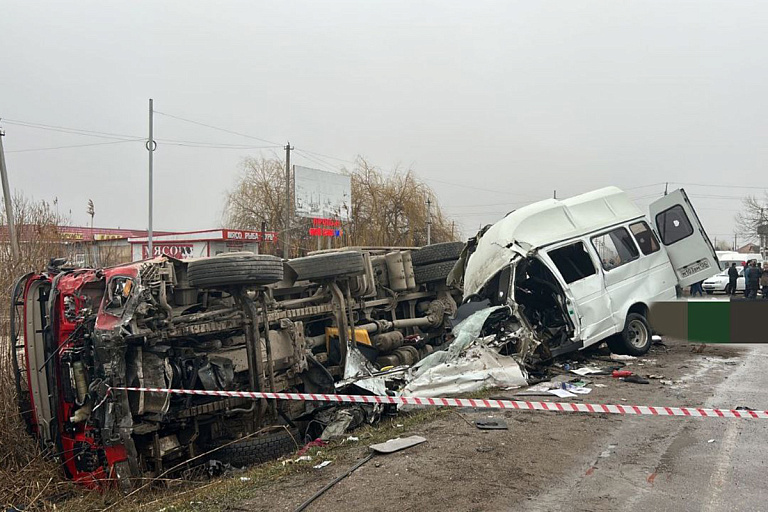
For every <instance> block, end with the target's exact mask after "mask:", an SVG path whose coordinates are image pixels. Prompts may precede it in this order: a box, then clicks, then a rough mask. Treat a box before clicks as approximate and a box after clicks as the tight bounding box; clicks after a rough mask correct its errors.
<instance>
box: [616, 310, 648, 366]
mask: <svg viewBox="0 0 768 512" xmlns="http://www.w3.org/2000/svg"><path fill="white" fill-rule="evenodd" d="M652 342H653V339H652V337H651V326H650V325H648V320H646V318H645V317H644V316H643V315H640V314H638V313H630V314H628V315H627V321H626V322H624V330H623V331H621V332H620V333H619V334H616V335H615V336H611V337H610V338H608V340H607V341H606V343H607V344H608V348H610V349H611V352H613V353H614V354H625V355H629V356H635V357H638V356H642V355H645V354H646V353H647V352H648V350H649V349H650V348H651V343H652Z"/></svg>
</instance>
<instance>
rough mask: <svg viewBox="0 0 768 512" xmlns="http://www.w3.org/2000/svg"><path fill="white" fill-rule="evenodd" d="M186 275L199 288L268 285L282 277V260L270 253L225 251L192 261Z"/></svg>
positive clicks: (190, 282)
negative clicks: (224, 252) (225, 252)
mask: <svg viewBox="0 0 768 512" xmlns="http://www.w3.org/2000/svg"><path fill="white" fill-rule="evenodd" d="M187 276H188V278H189V284H191V285H192V286H196V287H200V288H211V287H217V286H232V285H239V284H255V285H267V284H272V283H276V282H278V281H280V280H282V279H283V260H281V259H280V258H278V257H275V256H270V255H268V254H249V253H237V254H226V255H224V254H222V255H220V256H215V257H213V258H206V259H201V260H195V261H190V262H189V264H188V265H187Z"/></svg>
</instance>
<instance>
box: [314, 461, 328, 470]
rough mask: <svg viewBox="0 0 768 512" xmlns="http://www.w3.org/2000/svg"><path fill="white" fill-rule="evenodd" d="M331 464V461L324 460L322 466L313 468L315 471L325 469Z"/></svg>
mask: <svg viewBox="0 0 768 512" xmlns="http://www.w3.org/2000/svg"><path fill="white" fill-rule="evenodd" d="M330 463H331V461H329V460H324V461H323V462H321V463H320V464H318V465H316V466H312V467H313V468H315V469H323V468H324V467H325V466H327V465H328V464H330Z"/></svg>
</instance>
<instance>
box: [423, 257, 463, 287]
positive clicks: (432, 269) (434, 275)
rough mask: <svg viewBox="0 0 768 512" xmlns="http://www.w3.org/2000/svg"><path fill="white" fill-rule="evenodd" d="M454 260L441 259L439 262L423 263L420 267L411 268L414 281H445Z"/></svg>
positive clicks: (454, 262)
mask: <svg viewBox="0 0 768 512" xmlns="http://www.w3.org/2000/svg"><path fill="white" fill-rule="evenodd" d="M455 264H456V261H442V262H440V263H432V264H430V265H423V266H421V267H415V268H414V269H413V274H414V277H415V278H416V283H418V284H421V283H433V282H435V281H445V279H446V278H447V277H448V274H450V272H451V270H453V266H454V265H455Z"/></svg>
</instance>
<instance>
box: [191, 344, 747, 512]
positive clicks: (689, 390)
mask: <svg viewBox="0 0 768 512" xmlns="http://www.w3.org/2000/svg"><path fill="white" fill-rule="evenodd" d="M665 343H666V346H655V347H653V349H652V350H651V352H650V353H649V354H648V355H647V356H646V357H644V358H640V359H638V360H636V361H633V362H632V364H631V365H629V366H627V368H626V369H629V370H632V371H634V372H635V373H637V374H639V375H643V376H645V375H662V376H663V377H664V380H665V381H670V380H671V381H673V382H672V383H669V382H667V383H666V384H662V383H661V381H660V380H658V379H651V380H650V384H647V385H645V384H634V383H628V382H622V381H620V380H618V379H614V378H612V377H610V376H589V377H588V379H589V380H591V381H592V384H591V385H590V386H589V387H591V388H592V392H591V393H590V394H589V395H584V396H579V397H577V398H570V399H563V400H562V401H581V402H589V403H609V404H613V403H616V404H627V405H667V406H680V405H690V406H701V405H703V404H704V403H705V402H706V400H707V398H708V397H709V396H710V394H711V391H712V389H713V388H714V387H715V386H716V385H717V384H719V383H720V382H722V381H723V380H724V379H727V377H728V374H729V373H731V372H732V371H733V368H734V365H736V364H738V363H737V361H738V357H739V355H740V354H741V352H740V350H739V349H738V348H735V347H728V346H712V345H709V346H706V347H703V351H702V352H698V351H697V349H696V350H694V349H695V348H696V347H698V348H702V346H694V345H691V344H689V343H684V342H678V341H674V340H665ZM601 364H608V363H605V362H601ZM596 384H602V385H604V386H605V387H599V386H596ZM516 392H517V391H515V390H509V391H499V392H492V393H491V396H493V397H504V398H511V399H521V398H520V397H518V396H515V393H516ZM530 399H531V400H551V401H557V400H560V399H557V398H556V397H554V396H550V397H531V398H530ZM730 405H733V406H736V405H739V404H730ZM488 416H494V417H496V418H499V417H502V418H504V419H505V420H506V421H507V422H508V425H509V430H496V431H481V430H478V429H477V428H476V427H475V426H474V425H473V421H474V420H476V419H482V418H486V417H488ZM401 421H404V420H403V419H402V417H396V418H394V419H393V420H391V424H386V423H385V424H384V425H382V426H381V427H380V428H381V429H390V430H391V436H392V437H395V436H397V435H402V436H407V435H413V434H417V435H421V436H423V437H425V438H427V442H426V443H424V444H422V445H419V446H416V447H412V448H409V449H407V450H405V451H402V452H399V453H395V454H391V455H376V456H375V457H374V458H373V459H372V460H370V461H369V462H368V463H366V464H365V465H363V466H362V467H361V468H360V469H358V470H357V471H356V472H354V473H353V474H352V475H351V476H349V477H348V478H346V479H345V480H343V481H341V482H340V483H339V484H337V485H336V486H334V487H333V488H332V489H330V490H329V491H328V492H326V493H325V494H324V495H323V496H322V497H320V498H319V499H317V500H316V501H315V502H314V503H313V504H312V505H311V506H310V507H309V508H308V509H307V510H311V511H338V510H349V509H352V508H354V509H355V510H357V511H385V510H425V511H426V510H465V511H475V510H476V511H480V510H483V511H485V510H516V509H541V510H556V509H558V508H559V507H558V504H557V503H556V501H557V500H558V499H559V498H557V497H556V493H553V492H552V490H553V489H558V488H565V487H570V488H574V492H578V488H579V482H580V481H581V480H582V479H589V478H590V476H591V475H593V474H595V472H600V471H601V470H602V471H606V469H603V468H607V467H608V462H607V461H609V460H611V459H610V458H611V455H612V453H613V452H614V451H621V450H623V451H624V452H625V453H624V455H625V456H627V457H629V459H630V460H634V459H637V460H641V459H642V458H643V454H644V453H645V452H648V451H649V446H650V445H653V444H655V443H656V442H657V441H660V440H661V439H662V438H663V437H664V436H665V431H666V430H668V429H673V428H678V426H679V425H681V423H680V422H684V421H686V420H685V419H683V418H661V417H656V418H654V417H632V416H618V415H602V414H591V415H587V414H575V413H551V412H525V411H493V412H490V413H489V412H488V411H485V412H482V411H474V410H467V409H462V410H452V411H449V412H444V413H443V414H436V415H434V416H433V418H432V419H431V420H428V421H425V422H422V423H417V424H415V425H410V424H409V425H407V426H405V427H399V428H398V426H397V425H398V424H399V422H401ZM406 423H409V422H407V421H406ZM657 432H658V433H657ZM351 435H355V433H352V434H351ZM368 435H371V434H365V433H363V435H362V436H360V437H361V439H360V440H359V441H357V442H354V441H351V442H345V443H344V444H342V445H340V446H335V447H332V448H328V449H323V450H321V452H320V453H319V454H317V455H315V456H314V460H313V461H312V462H311V463H303V464H305V465H306V469H305V470H304V471H300V472H297V473H294V474H290V475H288V476H285V477H281V478H280V479H278V480H276V481H272V482H268V483H266V484H265V483H263V482H258V483H256V482H254V483H253V484H251V483H249V481H247V480H246V481H243V482H242V488H240V489H238V492H236V493H235V494H236V496H237V498H235V496H233V495H231V494H230V495H229V496H227V495H221V494H220V493H217V492H216V491H215V490H212V493H211V494H210V495H209V496H207V497H206V498H204V499H202V500H200V501H194V502H192V503H190V505H188V507H190V508H192V509H207V510H217V509H219V510H233V511H234V510H249V511H273V510H295V509H296V507H297V506H298V505H300V504H301V503H302V502H304V500H306V499H307V498H309V497H310V496H312V495H313V494H314V493H315V492H317V491H318V490H319V489H321V488H322V487H323V486H324V485H325V484H326V483H328V482H330V481H331V480H333V479H334V478H335V477H337V476H339V475H340V474H342V473H344V472H346V471H347V470H348V469H349V468H350V467H352V466H353V465H355V463H356V462H358V461H359V460H360V459H361V458H363V457H365V456H366V455H367V454H368V453H369V452H368V448H367V444H368V443H366V436H368ZM369 442H370V441H369ZM650 451H652V450H650ZM633 458H634V459H633ZM323 460H332V463H331V464H330V465H328V466H326V467H325V468H322V469H311V465H312V464H317V463H319V462H322V461H323ZM646 466H647V467H648V468H650V469H647V468H646ZM656 466H659V467H656ZM615 470H616V469H615V468H612V469H611V471H615ZM663 470H664V468H663V463H660V464H656V463H653V464H651V463H649V464H646V465H645V466H643V468H641V469H640V473H641V475H640V476H637V477H635V478H636V479H639V480H642V481H641V482H640V484H642V485H645V484H646V483H647V484H648V485H653V480H654V479H655V478H656V474H657V472H658V473H663ZM645 473H647V477H646V475H645ZM234 478H235V479H237V478H238V477H237V476H235V477H234ZM633 485H636V483H633ZM620 489H621V487H620V486H619V487H618V489H616V488H614V489H606V490H605V496H604V497H601V496H599V495H598V496H597V497H596V498H594V497H592V498H590V503H589V505H588V506H586V507H585V510H590V509H591V510H612V509H614V507H615V505H616V503H615V501H614V500H615V496H614V495H615V494H616V493H617V491H620ZM598 494H599V493H598ZM243 496H246V497H244V498H243ZM553 500H554V501H555V502H552V501H553ZM185 508H187V507H185Z"/></svg>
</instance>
